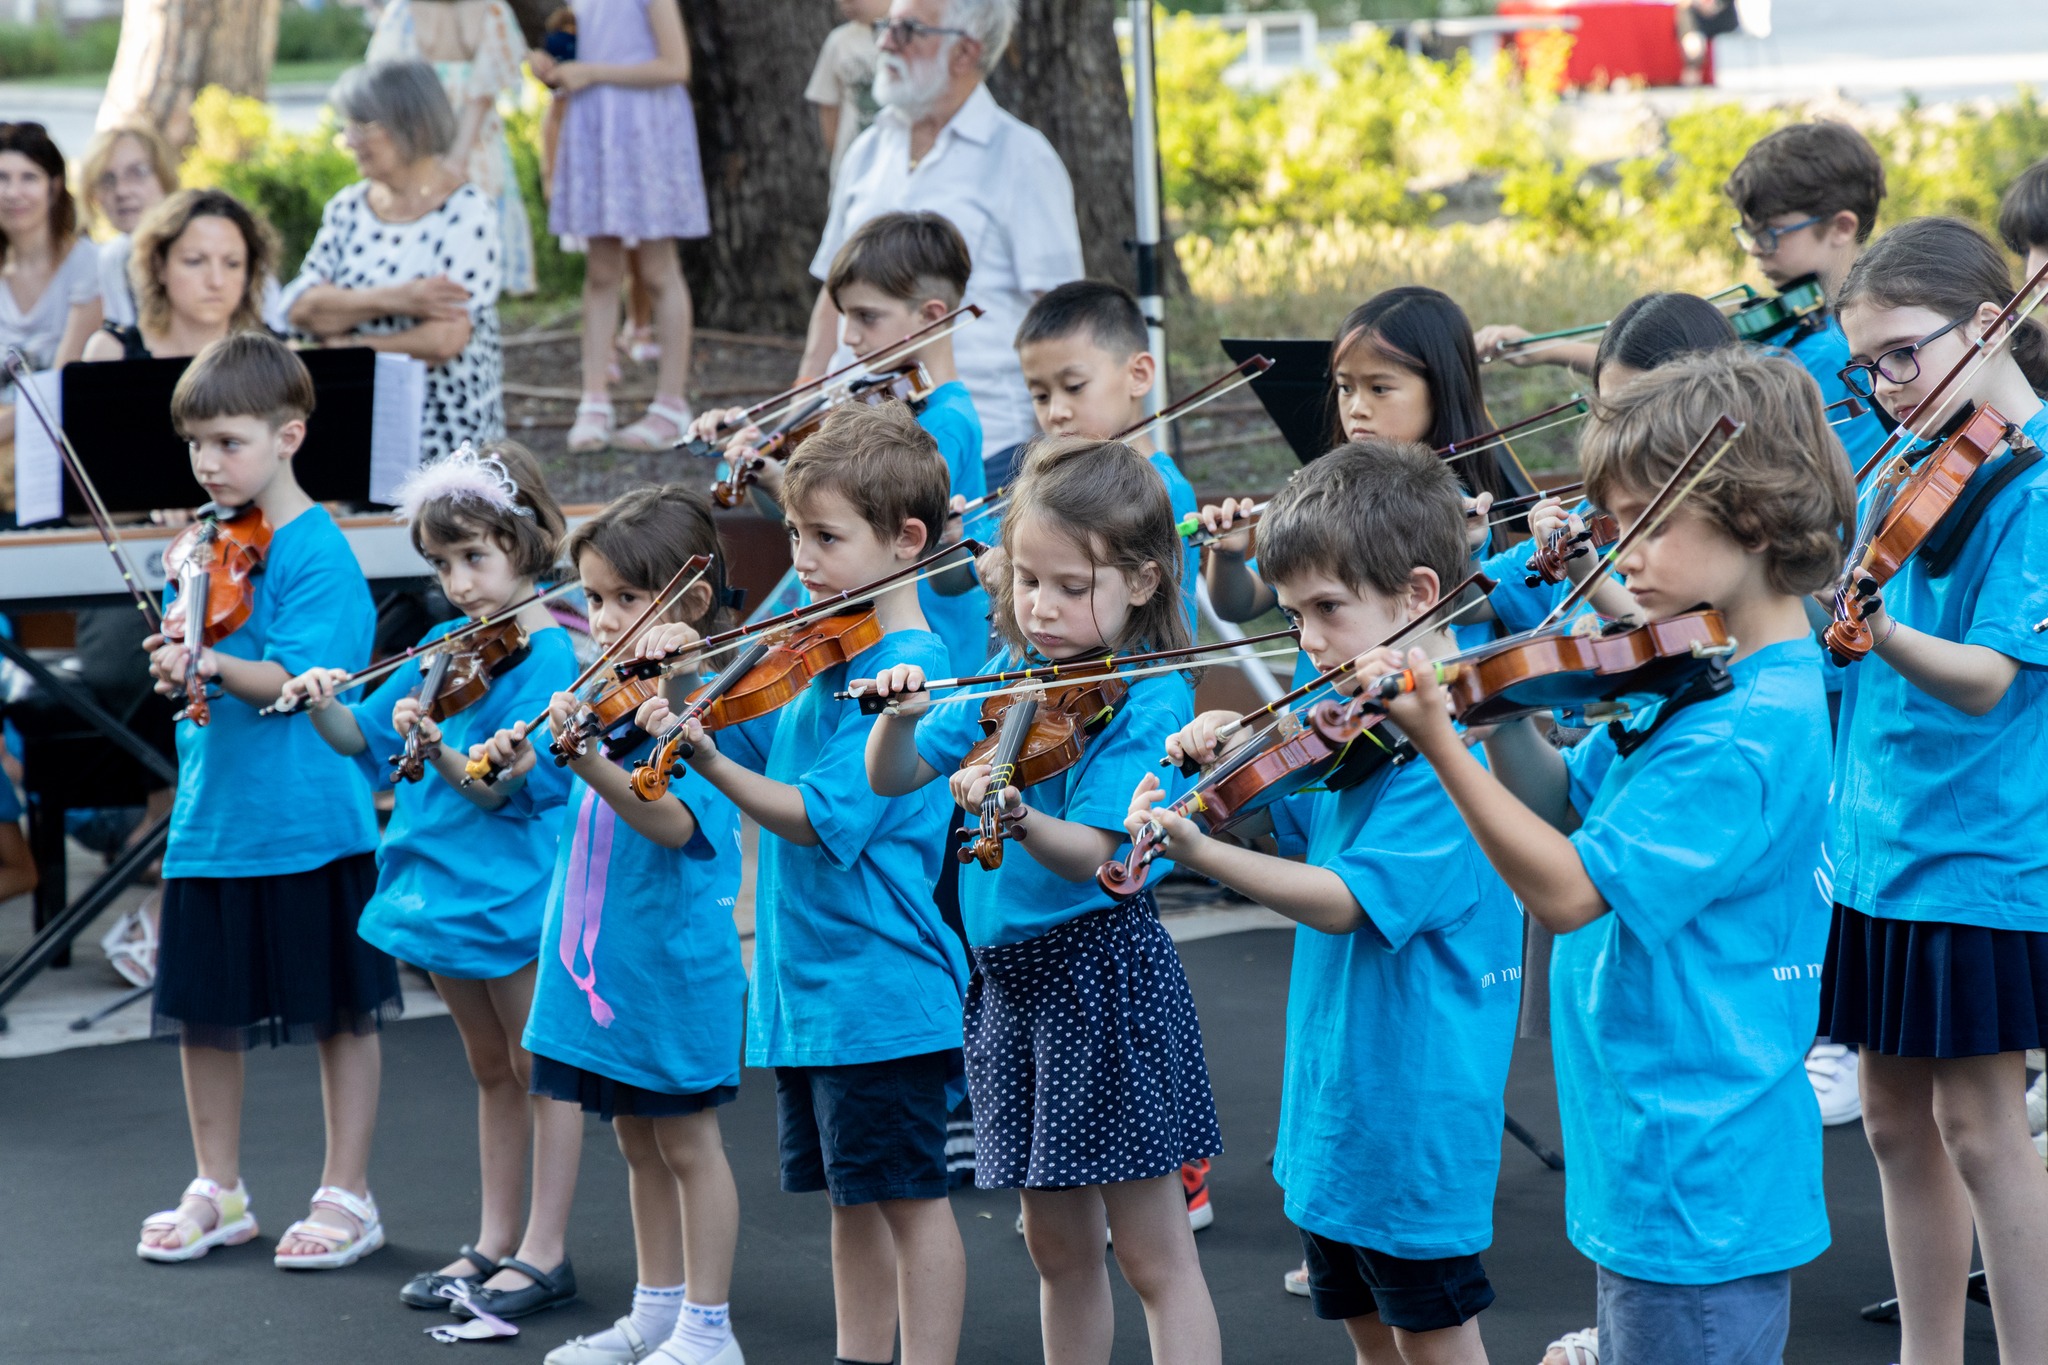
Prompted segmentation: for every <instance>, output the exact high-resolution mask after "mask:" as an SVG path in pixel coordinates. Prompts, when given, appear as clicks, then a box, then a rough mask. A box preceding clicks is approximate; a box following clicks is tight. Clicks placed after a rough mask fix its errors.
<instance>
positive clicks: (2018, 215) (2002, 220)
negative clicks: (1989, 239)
mask: <svg viewBox="0 0 2048 1365" xmlns="http://www.w3.org/2000/svg"><path fill="white" fill-rule="evenodd" d="M1998 235H1999V236H2000V237H2003V238H2004V239H2005V244H2006V245H2007V246H2009V247H2011V248H2012V249H2013V251H2014V252H2016V253H2017V254H2019V255H2021V256H2024V255H2026V254H2027V253H2028V252H2029V251H2031V250H2033V249H2034V248H2035V247H2037V246H2048V157H2043V158H2042V159H2041V160H2039V161H2036V162H2035V163H2034V164H2033V165H2031V166H2029V167H2027V168H2026V169H2025V170H2023V171H2021V172H2020V174H2019V179H2017V180H2015V181H2013V182H2012V184H2010V185H2008V186H2006V189H2005V197H2004V198H2003V199H2000V200H1999V201H1998Z"/></svg>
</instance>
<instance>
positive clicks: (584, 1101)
mask: <svg viewBox="0 0 2048 1365" xmlns="http://www.w3.org/2000/svg"><path fill="white" fill-rule="evenodd" d="M527 1091H528V1093H530V1094H534V1095H540V1096H544V1097H545V1098H547V1099H551V1100H561V1101H562V1102H563V1103H565V1104H574V1105H578V1106H580V1107H581V1108H582V1110H583V1112H584V1113H586V1114H595V1115H597V1116H598V1117H599V1118H601V1119H603V1120H604V1121H605V1122H606V1123H610V1122H611V1121H612V1120H613V1119H616V1118H633V1119H672V1118H681V1117H683V1116H684V1115H686V1114H697V1113H701V1112H703V1111H704V1110H706V1109H716V1108H717V1107H718V1106H719V1105H721V1104H731V1103H732V1102H733V1101H734V1100H736V1099H738V1098H739V1094H740V1088H739V1087H738V1086H736V1085H718V1086H713V1087H712V1088H711V1089H709V1090H700V1091H698V1092H696V1093H695V1094H690V1095H678V1094H671V1093H669V1092H668V1091H666V1090H647V1089H644V1088H643V1087H641V1086H637V1085H632V1084H629V1083H627V1082H625V1081H615V1080H613V1079H612V1078H611V1077H609V1076H601V1075H599V1074H598V1073H597V1072H595V1071H590V1070H587V1069H586V1068H584V1067H580V1066H572V1065H570V1064H569V1063H568V1062H558V1061H556V1060H555V1059H554V1058H552V1057H543V1056H541V1055H540V1054H539V1053H538V1052H536V1053H534V1054H533V1080H532V1083H531V1084H529V1085H528V1086H527Z"/></svg>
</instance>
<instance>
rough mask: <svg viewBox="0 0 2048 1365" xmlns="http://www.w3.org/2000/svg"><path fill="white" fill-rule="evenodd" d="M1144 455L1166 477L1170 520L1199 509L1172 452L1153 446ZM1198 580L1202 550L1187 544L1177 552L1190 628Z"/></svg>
mask: <svg viewBox="0 0 2048 1365" xmlns="http://www.w3.org/2000/svg"><path fill="white" fill-rule="evenodd" d="M1145 458H1146V459H1148V460H1150V461H1151V462H1152V467H1153V468H1154V469H1156V470H1158V471H1159V477H1160V478H1162V479H1164V480H1166V496H1167V497H1168V498H1169V499H1170V500H1171V501H1172V503H1173V520H1174V522H1175V524H1176V525H1177V524H1179V523H1180V522H1181V521H1182V520H1184V519H1186V518H1187V517H1190V516H1192V515H1194V514H1195V513H1196V512H1198V511H1200V510H1201V504H1200V503H1198V502H1196V501H1195V486H1194V485H1193V484H1191V483H1189V482H1188V476H1187V475H1185V474H1183V473H1181V472H1180V466H1179V465H1177V464H1175V463H1174V461H1173V456H1171V455H1169V454H1167V453H1166V452H1165V451H1163V450H1155V451H1153V452H1152V453H1151V454H1150V455H1147V456H1146V457H1145ZM1201 581H1202V552H1201V551H1200V550H1198V549H1196V548H1195V547H1194V546H1192V545H1189V546H1188V547H1187V550H1186V552H1185V553H1184V554H1183V555H1182V556H1181V566H1180V601H1181V606H1182V607H1183V608H1184V609H1185V610H1186V611H1187V614H1188V629H1190V630H1193V629H1195V617H1196V614H1197V613H1196V609H1195V585H1196V584H1198V583H1200V582H1201Z"/></svg>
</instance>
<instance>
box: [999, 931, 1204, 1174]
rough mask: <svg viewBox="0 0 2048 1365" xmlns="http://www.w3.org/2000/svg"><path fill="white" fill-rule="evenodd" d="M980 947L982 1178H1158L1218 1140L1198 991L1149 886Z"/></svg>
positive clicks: (1179, 1166) (1177, 1167)
mask: <svg viewBox="0 0 2048 1365" xmlns="http://www.w3.org/2000/svg"><path fill="white" fill-rule="evenodd" d="M971 951H972V954H973V957H974V978H973V980H972V981H971V982H969V984H968V987H967V1045H966V1049H965V1051H966V1054H967V1088H968V1093H969V1095H970V1096H971V1097H972V1099H973V1102H974V1183H975V1184H976V1185H977V1186H979V1187H980V1188H982V1189H985V1190H996V1189H1014V1188H1017V1187H1019V1186H1022V1187H1024V1188H1026V1189H1073V1188H1076V1187H1078V1186H1083V1185H1109V1184H1114V1183H1116V1182H1118V1181H1124V1180H1150V1179H1152V1178H1154V1177H1156V1176H1162V1175H1169V1174H1172V1173H1173V1172H1175V1171H1178V1170H1179V1169H1180V1168H1181V1165H1182V1164H1183V1163H1184V1162H1189V1161H1195V1160H1198V1159H1200V1158H1202V1157H1210V1156H1215V1155H1217V1154H1218V1153H1219V1152H1221V1151H1222V1150H1223V1134H1222V1131H1221V1129H1220V1128H1219V1127H1218V1126H1217V1123H1216V1100H1215V1097H1214V1096H1213V1095H1212V1094H1211V1093H1210V1090H1209V1067H1208V1063H1207V1061H1206V1060H1205V1059H1204V1057H1203V1055H1202V1025H1201V1022H1200V1021H1199V1020H1198V1019H1197V1018H1196V1017H1195V1000H1194V996H1193V995H1192V994H1190V993H1189V991H1188V978H1187V973H1186V972H1184V971H1183V970H1182V969H1181V965H1180V954H1179V953H1177V952H1175V951H1174V947H1173V940H1172V939H1171V938H1169V937H1167V933H1166V930H1165V929H1163V928H1161V927H1160V924H1159V913H1158V908H1157V906H1156V905H1155V904H1154V903H1153V900H1152V894H1151V892H1149V891H1147V892H1145V893H1143V894H1142V895H1139V896H1135V897H1133V898H1131V899H1130V900H1127V901H1124V902H1123V903H1122V904H1120V905H1114V906H1110V907H1108V908H1107V909H1102V910H1095V911H1091V912H1089V913H1088V914H1085V915H1081V916H1079V917H1077V918H1075V919H1072V920H1069V921H1067V922H1066V923H1065V924H1062V925H1060V926H1059V927H1058V928H1056V929H1053V930H1051V931H1049V932H1047V933H1044V934H1040V935H1039V936H1038V937H1037V938H1032V939H1026V940H1025V941H1024V942H1022V943H1006V944H1002V945H1001V946H999V947H993V948H975V949H972V950H971Z"/></svg>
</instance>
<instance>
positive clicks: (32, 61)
mask: <svg viewBox="0 0 2048 1365" xmlns="http://www.w3.org/2000/svg"><path fill="white" fill-rule="evenodd" d="M63 65H64V34H63V31H62V30H61V29H59V28H58V27H57V26H56V25H55V24H49V23H43V24H0V80H20V79H21V78H22V77H24V76H54V75H56V74H57V73H58V72H59V71H61V70H63Z"/></svg>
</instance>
